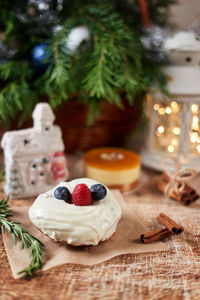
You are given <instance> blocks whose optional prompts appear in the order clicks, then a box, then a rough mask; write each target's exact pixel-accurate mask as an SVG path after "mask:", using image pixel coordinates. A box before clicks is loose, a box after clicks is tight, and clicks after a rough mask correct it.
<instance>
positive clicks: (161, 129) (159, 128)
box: [157, 126, 165, 133]
mask: <svg viewBox="0 0 200 300" xmlns="http://www.w3.org/2000/svg"><path fill="white" fill-rule="evenodd" d="M157 131H158V132H159V133H164V132H165V128H164V127H163V126H159V127H158V129H157Z"/></svg>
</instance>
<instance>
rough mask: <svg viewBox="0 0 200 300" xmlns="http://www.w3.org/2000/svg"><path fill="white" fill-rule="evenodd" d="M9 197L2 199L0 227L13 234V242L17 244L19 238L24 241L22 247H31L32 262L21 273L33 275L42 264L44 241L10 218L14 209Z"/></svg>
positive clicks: (3, 230)
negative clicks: (11, 206)
mask: <svg viewBox="0 0 200 300" xmlns="http://www.w3.org/2000/svg"><path fill="white" fill-rule="evenodd" d="M8 200H9V199H8V198H7V199H6V200H4V199H2V200H1V201H0V227H1V228H2V232H3V233H5V232H6V231H7V232H9V233H10V234H11V236H12V239H13V242H14V244H15V245H16V243H17V240H20V241H21V243H22V249H23V248H25V249H30V256H31V263H30V265H29V266H28V267H27V268H25V269H24V270H22V271H20V272H19V274H23V275H24V276H25V277H26V276H32V275H33V274H34V273H35V272H36V271H38V270H39V269H40V268H41V266H42V257H43V252H42V243H41V242H40V241H39V240H38V239H36V238H35V237H34V236H32V235H30V234H29V233H28V231H27V230H26V228H24V227H23V226H22V225H21V224H20V223H18V222H15V221H13V220H9V218H10V217H12V216H13V215H12V210H11V208H10V206H9V204H8Z"/></svg>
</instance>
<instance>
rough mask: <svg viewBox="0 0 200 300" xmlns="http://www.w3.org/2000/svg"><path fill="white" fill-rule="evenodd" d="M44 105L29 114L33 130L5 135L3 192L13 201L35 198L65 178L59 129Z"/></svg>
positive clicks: (3, 145)
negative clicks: (31, 116) (31, 117)
mask: <svg viewBox="0 0 200 300" xmlns="http://www.w3.org/2000/svg"><path fill="white" fill-rule="evenodd" d="M54 119H55V117H54V114H53V112H52V109H51V107H50V106H49V104H48V103H39V104H37V105H36V107H35V109H34V111H33V121H34V125H33V128H28V129H24V130H16V131H10V132H6V133H5V134H4V136H3V138H2V141H1V146H2V148H3V150H4V159H5V170H6V182H5V186H4V190H5V193H6V194H9V195H10V196H11V197H13V198H24V197H32V196H36V195H38V194H40V193H42V192H45V191H46V190H48V189H50V188H52V187H53V186H55V185H56V184H57V183H58V182H59V181H62V180H65V179H66V178H67V177H68V172H67V168H66V159H65V156H64V153H63V151H64V144H63V141H62V133H61V129H60V128H59V127H58V126H55V125H54V124H53V123H54Z"/></svg>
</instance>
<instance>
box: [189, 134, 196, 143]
mask: <svg viewBox="0 0 200 300" xmlns="http://www.w3.org/2000/svg"><path fill="white" fill-rule="evenodd" d="M190 141H191V142H192V143H196V136H195V135H193V134H192V136H191V138H190Z"/></svg>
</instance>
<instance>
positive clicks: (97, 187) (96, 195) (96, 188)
mask: <svg viewBox="0 0 200 300" xmlns="http://www.w3.org/2000/svg"><path fill="white" fill-rule="evenodd" d="M90 192H91V195H92V199H94V200H97V201H98V200H101V199H103V198H105V196H106V194H107V190H106V188H105V186H103V185H102V184H99V183H98V184H94V185H92V186H91V188H90Z"/></svg>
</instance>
